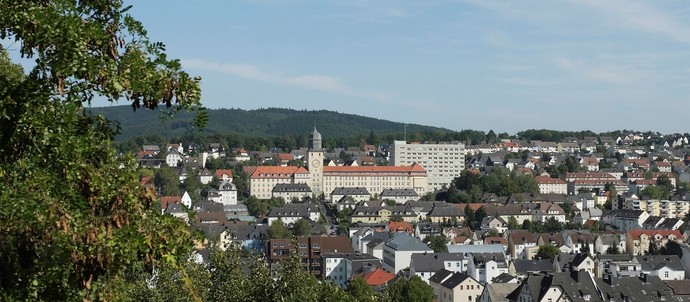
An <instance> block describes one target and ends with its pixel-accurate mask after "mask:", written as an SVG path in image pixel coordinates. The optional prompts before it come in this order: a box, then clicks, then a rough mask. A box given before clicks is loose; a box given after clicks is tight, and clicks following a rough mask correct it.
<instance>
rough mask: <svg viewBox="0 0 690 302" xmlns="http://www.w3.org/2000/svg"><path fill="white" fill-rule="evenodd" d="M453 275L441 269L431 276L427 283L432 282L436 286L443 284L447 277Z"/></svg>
mask: <svg viewBox="0 0 690 302" xmlns="http://www.w3.org/2000/svg"><path fill="white" fill-rule="evenodd" d="M452 274H453V273H452V272H450V271H448V270H446V269H442V270H440V271H438V272H436V273H435V274H434V275H433V276H431V277H430V278H429V283H431V282H433V283H436V284H441V283H443V281H444V280H446V279H447V278H448V277H450V276H451V275H452Z"/></svg>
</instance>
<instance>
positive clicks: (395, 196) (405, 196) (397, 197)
mask: <svg viewBox="0 0 690 302" xmlns="http://www.w3.org/2000/svg"><path fill="white" fill-rule="evenodd" d="M379 198H380V199H390V200H393V201H395V202H396V203H397V204H404V203H405V202H406V201H408V200H418V199H419V194H418V193H417V191H415V190H414V189H409V188H406V189H384V190H383V191H382V192H381V194H379Z"/></svg>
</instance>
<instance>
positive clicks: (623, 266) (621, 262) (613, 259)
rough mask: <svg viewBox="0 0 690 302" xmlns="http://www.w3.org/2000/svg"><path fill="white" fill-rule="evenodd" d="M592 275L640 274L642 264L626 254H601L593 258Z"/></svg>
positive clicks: (614, 276)
mask: <svg viewBox="0 0 690 302" xmlns="http://www.w3.org/2000/svg"><path fill="white" fill-rule="evenodd" d="M594 263H595V267H594V275H595V276H596V277H597V278H620V277H635V276H640V274H641V272H642V265H640V263H639V262H637V259H635V258H633V256H631V255H628V254H606V255H605V254H601V255H597V256H596V258H595V260H594Z"/></svg>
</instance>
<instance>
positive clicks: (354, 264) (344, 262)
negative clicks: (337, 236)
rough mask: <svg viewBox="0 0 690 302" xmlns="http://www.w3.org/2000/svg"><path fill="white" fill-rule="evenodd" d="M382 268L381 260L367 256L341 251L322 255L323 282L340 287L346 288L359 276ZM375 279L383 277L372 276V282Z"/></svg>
mask: <svg viewBox="0 0 690 302" xmlns="http://www.w3.org/2000/svg"><path fill="white" fill-rule="evenodd" d="M380 267H381V259H378V258H376V257H374V256H371V255H367V254H361V253H348V252H340V251H335V252H322V253H321V271H322V276H321V278H322V280H324V281H326V282H333V283H335V284H337V285H340V286H345V285H346V284H347V282H348V281H349V280H351V279H352V277H353V276H355V275H357V274H362V273H367V272H369V271H371V270H374V269H376V268H380ZM374 277H383V276H370V281H374V279H373V278H374ZM382 279H384V278H382ZM388 280H390V279H388ZM388 280H385V281H386V282H387V281H388ZM378 281H379V282H380V281H384V280H378Z"/></svg>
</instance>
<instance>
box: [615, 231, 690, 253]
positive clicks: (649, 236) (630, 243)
mask: <svg viewBox="0 0 690 302" xmlns="http://www.w3.org/2000/svg"><path fill="white" fill-rule="evenodd" d="M669 240H673V241H676V242H679V243H680V242H682V241H684V238H683V235H682V234H681V233H680V231H679V230H634V231H628V232H627V233H625V244H626V251H627V253H628V254H630V255H633V256H637V255H646V254H649V247H650V245H651V244H654V245H656V247H657V248H661V247H662V246H664V245H666V243H667V242H668V241H669Z"/></svg>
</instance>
